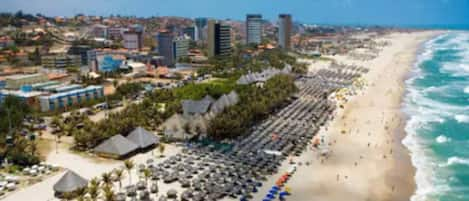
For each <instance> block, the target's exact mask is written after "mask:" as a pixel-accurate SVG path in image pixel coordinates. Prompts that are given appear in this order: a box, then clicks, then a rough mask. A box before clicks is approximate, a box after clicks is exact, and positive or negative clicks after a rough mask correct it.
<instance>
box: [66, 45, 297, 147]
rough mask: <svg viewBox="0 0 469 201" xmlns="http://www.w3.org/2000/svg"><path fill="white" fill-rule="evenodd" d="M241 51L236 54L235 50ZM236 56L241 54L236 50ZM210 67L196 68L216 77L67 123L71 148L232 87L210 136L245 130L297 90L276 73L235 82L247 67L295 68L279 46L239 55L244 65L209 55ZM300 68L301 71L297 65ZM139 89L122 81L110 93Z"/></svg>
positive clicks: (149, 124) (152, 124)
mask: <svg viewBox="0 0 469 201" xmlns="http://www.w3.org/2000/svg"><path fill="white" fill-rule="evenodd" d="M239 55H241V54H239ZM240 58H241V56H240ZM211 62H212V65H213V66H215V67H212V68H205V69H204V70H201V71H199V73H200V75H204V74H212V75H213V76H215V77H217V78H215V79H213V80H210V81H208V82H203V83H198V84H195V83H188V84H186V85H185V86H183V87H178V88H173V89H160V90H155V91H153V92H151V93H147V94H146V96H145V98H144V99H143V101H142V102H141V103H139V104H130V105H128V106H127V107H126V108H125V109H123V110H122V111H120V112H117V113H111V114H109V115H108V117H107V118H106V119H104V120H101V121H99V122H97V123H95V122H91V121H89V120H86V119H85V120H84V121H83V122H84V123H83V126H82V127H80V128H76V126H71V127H72V130H71V131H70V133H71V135H72V136H74V139H75V148H76V149H78V150H87V149H90V148H93V147H95V146H96V145H98V144H99V143H101V142H102V141H104V140H106V139H108V138H110V137H112V136H114V135H116V134H127V133H128V132H130V131H131V130H132V129H134V128H135V127H137V126H142V127H144V128H147V129H150V130H157V129H158V127H159V125H161V124H162V123H163V122H164V121H165V120H166V119H167V118H169V117H171V116H172V115H173V114H175V113H180V112H182V107H181V100H184V99H194V100H197V99H201V98H203V97H204V96H206V95H210V96H212V97H214V98H218V97H220V96H221V95H222V94H227V93H229V92H230V91H232V90H235V91H236V92H237V93H238V94H239V95H240V102H239V103H238V104H236V105H234V106H232V107H229V108H227V109H226V111H225V112H223V113H221V114H219V115H218V116H217V117H216V118H214V119H213V120H212V121H211V122H210V128H209V133H210V137H212V138H213V139H223V138H229V137H236V136H239V135H242V134H244V133H245V132H246V131H247V129H248V128H249V126H251V125H252V124H253V123H254V122H256V121H259V120H261V119H263V118H265V117H266V116H267V115H268V114H269V113H270V112H271V111H272V110H274V109H276V108H277V107H279V106H281V105H282V104H283V103H285V102H286V101H288V99H289V97H290V95H291V94H292V93H294V92H295V91H296V88H295V85H294V84H293V78H292V77H290V76H286V75H278V76H275V77H273V78H271V79H270V80H268V81H267V82H266V83H265V85H264V87H263V88H258V87H256V86H245V85H244V86H240V85H236V80H237V79H238V78H239V77H240V76H241V75H242V74H245V73H247V72H248V71H251V72H254V71H256V72H257V71H261V70H263V69H265V68H267V67H270V66H272V67H274V68H283V67H284V66H285V65H286V64H289V65H292V66H293V67H294V70H295V68H298V69H304V68H300V67H298V66H302V65H300V64H297V63H296V59H295V57H292V56H289V55H287V54H285V53H284V52H283V51H280V50H272V51H265V52H263V53H261V54H260V55H258V56H254V57H250V58H248V59H240V60H239V62H240V64H242V65H243V66H245V67H243V68H232V67H228V66H230V64H233V61H232V58H213V59H212V60H211ZM296 71H297V72H299V73H302V72H303V71H300V70H296ZM140 90H142V88H141V86H139V85H138V84H123V85H120V86H119V87H118V89H117V92H116V95H113V96H112V97H108V98H109V99H120V98H122V97H124V96H125V97H129V96H128V95H129V94H134V93H136V92H137V91H140Z"/></svg>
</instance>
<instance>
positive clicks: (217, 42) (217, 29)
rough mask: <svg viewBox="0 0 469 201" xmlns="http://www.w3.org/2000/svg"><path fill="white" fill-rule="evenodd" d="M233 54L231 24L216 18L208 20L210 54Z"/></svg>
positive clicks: (211, 55) (210, 55)
mask: <svg viewBox="0 0 469 201" xmlns="http://www.w3.org/2000/svg"><path fill="white" fill-rule="evenodd" d="M229 55H231V26H230V25H227V24H223V23H222V22H218V21H215V20H210V21H209V22H208V56H209V57H213V56H229Z"/></svg>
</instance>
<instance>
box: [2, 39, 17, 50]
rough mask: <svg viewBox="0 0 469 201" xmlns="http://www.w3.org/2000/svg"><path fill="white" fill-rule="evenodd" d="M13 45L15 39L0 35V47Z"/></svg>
mask: <svg viewBox="0 0 469 201" xmlns="http://www.w3.org/2000/svg"><path fill="white" fill-rule="evenodd" d="M13 45H15V41H14V40H13V39H11V37H9V36H0V49H3V48H6V47H10V46H13Z"/></svg>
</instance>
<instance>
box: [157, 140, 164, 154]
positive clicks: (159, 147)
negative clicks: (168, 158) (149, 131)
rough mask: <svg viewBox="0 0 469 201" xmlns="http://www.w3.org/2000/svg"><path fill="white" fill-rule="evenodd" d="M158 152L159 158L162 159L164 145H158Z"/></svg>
mask: <svg viewBox="0 0 469 201" xmlns="http://www.w3.org/2000/svg"><path fill="white" fill-rule="evenodd" d="M158 150H159V151H160V154H161V155H160V156H161V157H163V156H164V155H163V153H164V150H165V145H164V144H163V143H160V145H159V146H158Z"/></svg>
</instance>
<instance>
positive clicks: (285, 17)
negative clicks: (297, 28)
mask: <svg viewBox="0 0 469 201" xmlns="http://www.w3.org/2000/svg"><path fill="white" fill-rule="evenodd" d="M292 26H293V25H292V17H291V15H290V14H280V15H279V21H278V45H279V46H280V47H281V48H283V49H287V50H288V49H290V48H291V32H292Z"/></svg>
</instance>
